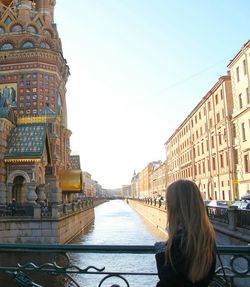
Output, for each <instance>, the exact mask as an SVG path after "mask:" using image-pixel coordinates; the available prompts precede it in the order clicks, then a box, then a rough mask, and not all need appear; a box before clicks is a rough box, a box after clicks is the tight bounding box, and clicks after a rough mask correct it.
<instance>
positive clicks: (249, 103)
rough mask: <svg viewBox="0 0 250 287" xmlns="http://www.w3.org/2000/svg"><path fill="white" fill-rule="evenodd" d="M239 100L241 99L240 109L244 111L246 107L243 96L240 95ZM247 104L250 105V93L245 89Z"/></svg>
mask: <svg viewBox="0 0 250 287" xmlns="http://www.w3.org/2000/svg"><path fill="white" fill-rule="evenodd" d="M238 99H239V108H240V109H243V107H244V106H245V105H244V103H243V96H242V94H239V96H238ZM245 103H246V105H250V93H249V89H248V87H247V88H246V89H245Z"/></svg>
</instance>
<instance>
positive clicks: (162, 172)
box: [150, 161, 167, 198]
mask: <svg viewBox="0 0 250 287" xmlns="http://www.w3.org/2000/svg"><path fill="white" fill-rule="evenodd" d="M150 181H151V195H152V196H153V197H163V198H165V197H166V188H167V162H166V161H165V162H163V163H162V164H161V165H159V166H158V167H156V168H155V169H154V171H153V172H152V174H151V180H150Z"/></svg>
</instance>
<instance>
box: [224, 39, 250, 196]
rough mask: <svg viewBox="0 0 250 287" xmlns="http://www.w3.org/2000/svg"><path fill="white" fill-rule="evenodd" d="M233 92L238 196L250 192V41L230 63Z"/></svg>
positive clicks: (233, 134)
mask: <svg viewBox="0 0 250 287" xmlns="http://www.w3.org/2000/svg"><path fill="white" fill-rule="evenodd" d="M228 67H229V69H230V73H231V82H232V94H233V113H232V124H233V132H232V138H233V146H234V149H235V153H234V162H235V166H234V168H235V175H236V176H235V178H234V184H235V187H236V189H237V197H238V198H239V197H240V196H242V195H244V194H245V193H250V159H249V158H250V41H248V42H247V43H246V44H245V45H244V46H243V47H242V48H241V49H240V51H239V52H238V53H237V55H236V56H235V57H234V58H233V59H232V60H231V62H230V64H229V65H228Z"/></svg>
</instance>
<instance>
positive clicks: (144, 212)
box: [127, 199, 167, 234]
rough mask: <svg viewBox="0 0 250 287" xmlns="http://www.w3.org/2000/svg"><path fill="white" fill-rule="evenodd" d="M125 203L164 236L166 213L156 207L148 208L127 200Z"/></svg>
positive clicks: (135, 201) (139, 202)
mask: <svg viewBox="0 0 250 287" xmlns="http://www.w3.org/2000/svg"><path fill="white" fill-rule="evenodd" d="M127 203H128V204H129V205H130V206H131V207H132V208H133V209H134V210H135V211H136V212H138V213H139V214H140V215H141V216H142V217H143V218H145V219H146V220H147V221H149V222H150V223H151V224H152V225H154V226H155V227H156V228H158V229H159V230H160V231H162V232H163V233H165V234H166V231H165V229H166V224H167V212H166V210H163V209H160V208H158V207H156V206H149V205H146V204H144V203H142V202H141V201H137V200H133V199H127Z"/></svg>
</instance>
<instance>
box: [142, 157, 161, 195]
mask: <svg viewBox="0 0 250 287" xmlns="http://www.w3.org/2000/svg"><path fill="white" fill-rule="evenodd" d="M161 164H162V162H161V161H160V160H159V161H152V162H150V163H149V164H148V165H147V166H146V167H145V168H144V169H143V170H142V171H141V172H140V173H139V197H140V198H144V197H153V195H152V193H151V192H152V189H151V175H152V173H153V171H154V170H155V169H156V168H157V167H159V166H160V165H161Z"/></svg>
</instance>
